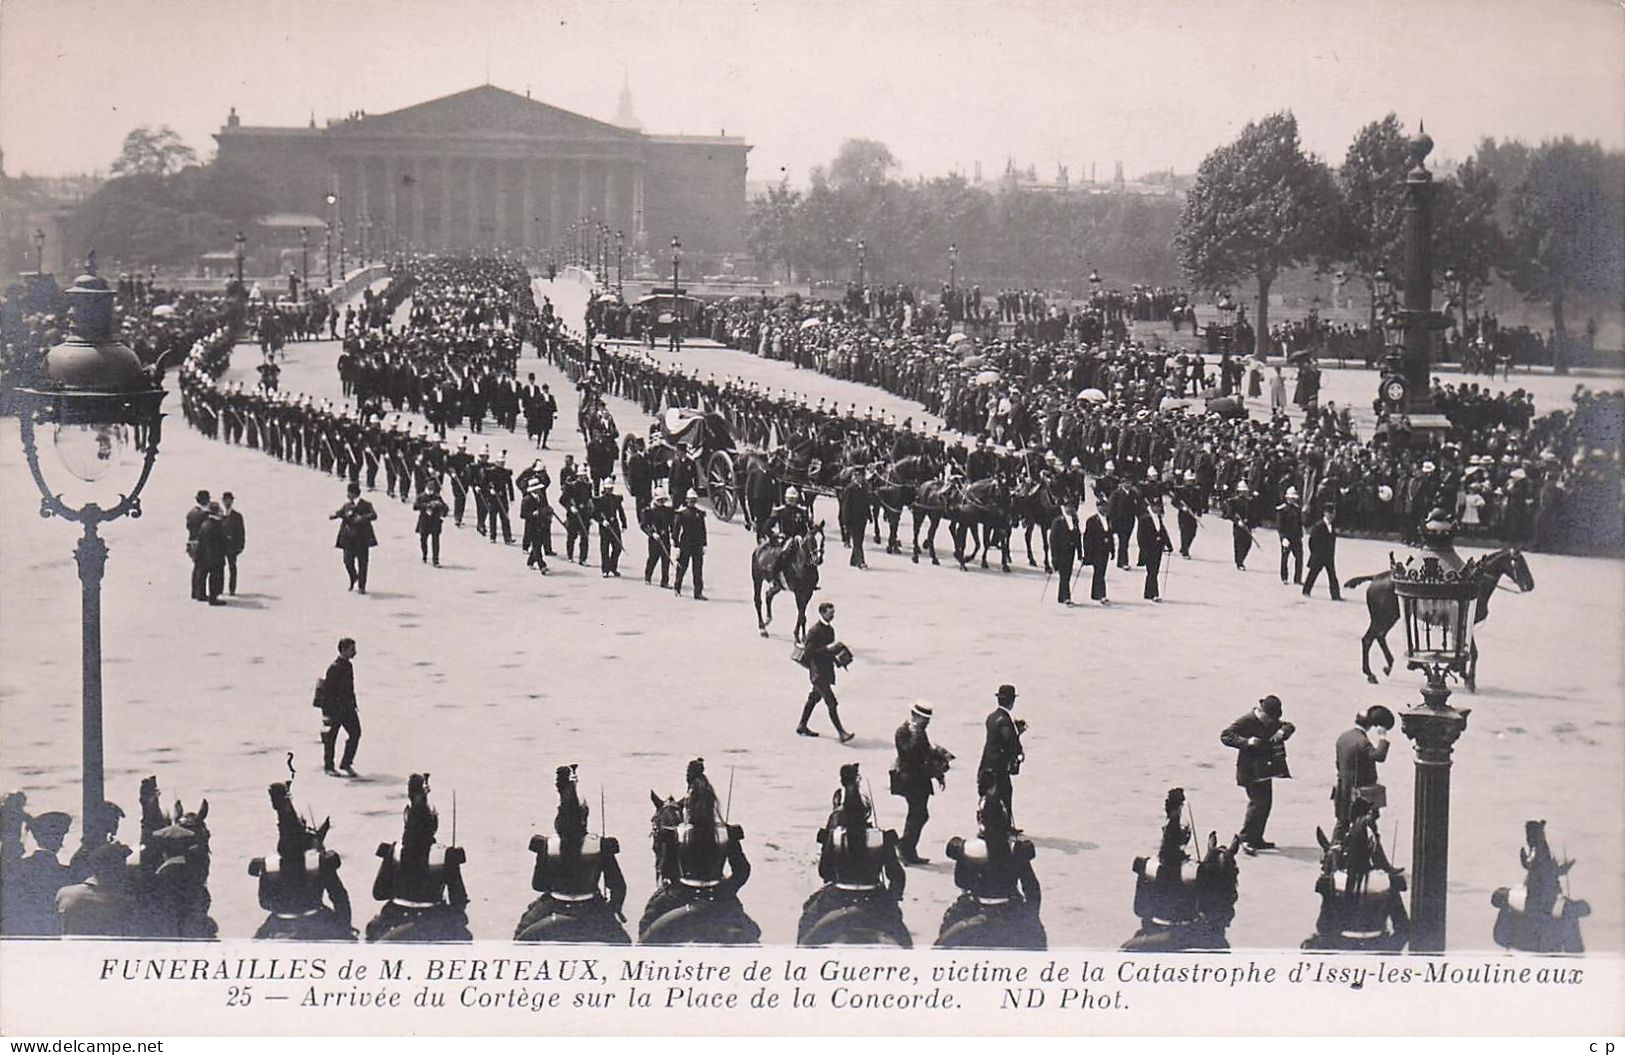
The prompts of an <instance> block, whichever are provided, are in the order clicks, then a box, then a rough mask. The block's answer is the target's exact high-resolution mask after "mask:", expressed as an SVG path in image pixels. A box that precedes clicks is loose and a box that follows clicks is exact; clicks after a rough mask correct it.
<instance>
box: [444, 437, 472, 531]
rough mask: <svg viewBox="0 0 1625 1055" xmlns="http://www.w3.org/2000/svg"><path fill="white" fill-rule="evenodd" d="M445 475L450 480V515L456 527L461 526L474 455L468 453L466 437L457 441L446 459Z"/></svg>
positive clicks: (466, 502)
mask: <svg viewBox="0 0 1625 1055" xmlns="http://www.w3.org/2000/svg"><path fill="white" fill-rule="evenodd" d="M446 461H447V465H446V469H447V472H446V476H447V477H448V478H450V480H451V502H452V506H451V516H452V522H453V523H455V524H456V525H457V526H458V527H462V526H463V511H464V510H465V509H466V508H467V507H468V485H469V480H470V479H471V478H472V476H473V473H474V456H473V455H471V454H469V453H468V437H467V436H464V437H463V438H462V439H461V440H459V441H458V443H457V449H456V450H455V451H453V452H452V453H451V456H450V457H449V458H448V459H447V460H446Z"/></svg>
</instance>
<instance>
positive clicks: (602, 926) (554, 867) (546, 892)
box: [514, 765, 632, 945]
mask: <svg viewBox="0 0 1625 1055" xmlns="http://www.w3.org/2000/svg"><path fill="white" fill-rule="evenodd" d="M554 787H556V788H557V789H558V792H559V808H558V812H557V813H556V814H555V815H554V818H553V831H554V833H555V834H554V835H553V836H551V837H550V836H546V835H533V836H531V839H530V850H531V852H532V853H534V854H535V855H536V869H535V871H534V872H533V873H532V874H531V880H530V885H531V889H532V890H535V891H536V892H538V893H539V894H541V895H542V896H541V897H539V898H537V899H536V900H535V901H533V902H531V904H530V907H529V908H527V909H526V910H525V914H524V916H523V917H521V918H520V920H519V926H518V927H517V928H516V929H515V930H514V940H515V941H581V942H592V943H594V944H598V945H630V944H631V943H632V939H631V938H630V937H629V936H628V935H627V933H626V928H624V927H623V926H622V925H621V924H623V923H625V922H626V917H625V916H624V915H622V913H621V908H622V906H623V905H624V904H625V903H626V880H625V879H624V878H622V876H621V866H620V865H619V864H618V863H617V862H616V860H615V855H616V854H617V853H619V852H620V843H619V842H617V841H616V840H615V839H613V838H610V837H608V836H596V835H589V834H587V818H588V815H589V812H590V811H589V810H588V808H587V805H586V804H585V803H583V802H582V801H581V797H580V795H579V794H578V793H577V788H576V767H575V766H574V765H568V766H559V767H558V770H557V771H556V775H555V778H554ZM600 885H601V886H602V888H603V889H602V890H600Z"/></svg>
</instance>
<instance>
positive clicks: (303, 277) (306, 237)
mask: <svg viewBox="0 0 1625 1055" xmlns="http://www.w3.org/2000/svg"><path fill="white" fill-rule="evenodd" d="M299 287H300V289H302V290H304V293H305V299H306V300H309V299H310V231H309V230H308V229H307V228H304V227H301V228H299Z"/></svg>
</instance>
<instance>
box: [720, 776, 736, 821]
mask: <svg viewBox="0 0 1625 1055" xmlns="http://www.w3.org/2000/svg"><path fill="white" fill-rule="evenodd" d="M733 808H734V767H733V766H729V767H728V805H727V806H726V807H724V808H723V810H722V823H723V824H727V823H728V818H729V817H730V816H731V815H732V814H733Z"/></svg>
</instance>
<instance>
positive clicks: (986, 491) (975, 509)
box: [913, 477, 1010, 571]
mask: <svg viewBox="0 0 1625 1055" xmlns="http://www.w3.org/2000/svg"><path fill="white" fill-rule="evenodd" d="M913 509H914V563H915V564H918V563H919V562H920V524H921V522H922V521H923V522H926V523H928V524H929V525H930V528H929V530H928V531H927V532H926V551H927V552H928V553H930V554H931V563H932V564H938V563H940V562H939V561H938V560H937V525H938V524H940V523H941V522H942V521H943V520H944V519H947V521H948V531H949V533H950V534H951V535H952V536H953V540H954V559H955V560H956V561H958V562H959V570H960V571H965V570H966V566H967V565H968V564H969V563H970V562H971V561H973V560H975V559H976V555H977V554H978V553H980V554H981V556H982V567H983V568H986V567H987V551H988V550H989V549H991V548H992V547H993V546H994V544H995V542H1002V543H1003V554H1002V560H1001V561H1000V568H1001V570H1003V571H1009V570H1010V493H1009V491H1008V490H1007V489H1006V488H1005V485H1004V481H1003V480H1000V479H999V478H998V477H992V478H990V479H986V480H976V481H973V482H971V483H968V484H967V483H964V482H963V481H959V480H952V481H942V480H928V481H927V482H925V483H923V484H921V485H920V487H919V490H918V492H917V493H916V494H915V497H914V503H913ZM967 535H968V536H969V538H970V540H971V542H972V543H973V548H972V550H971V551H970V552H969V553H966V552H965V540H966V537H967Z"/></svg>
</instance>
